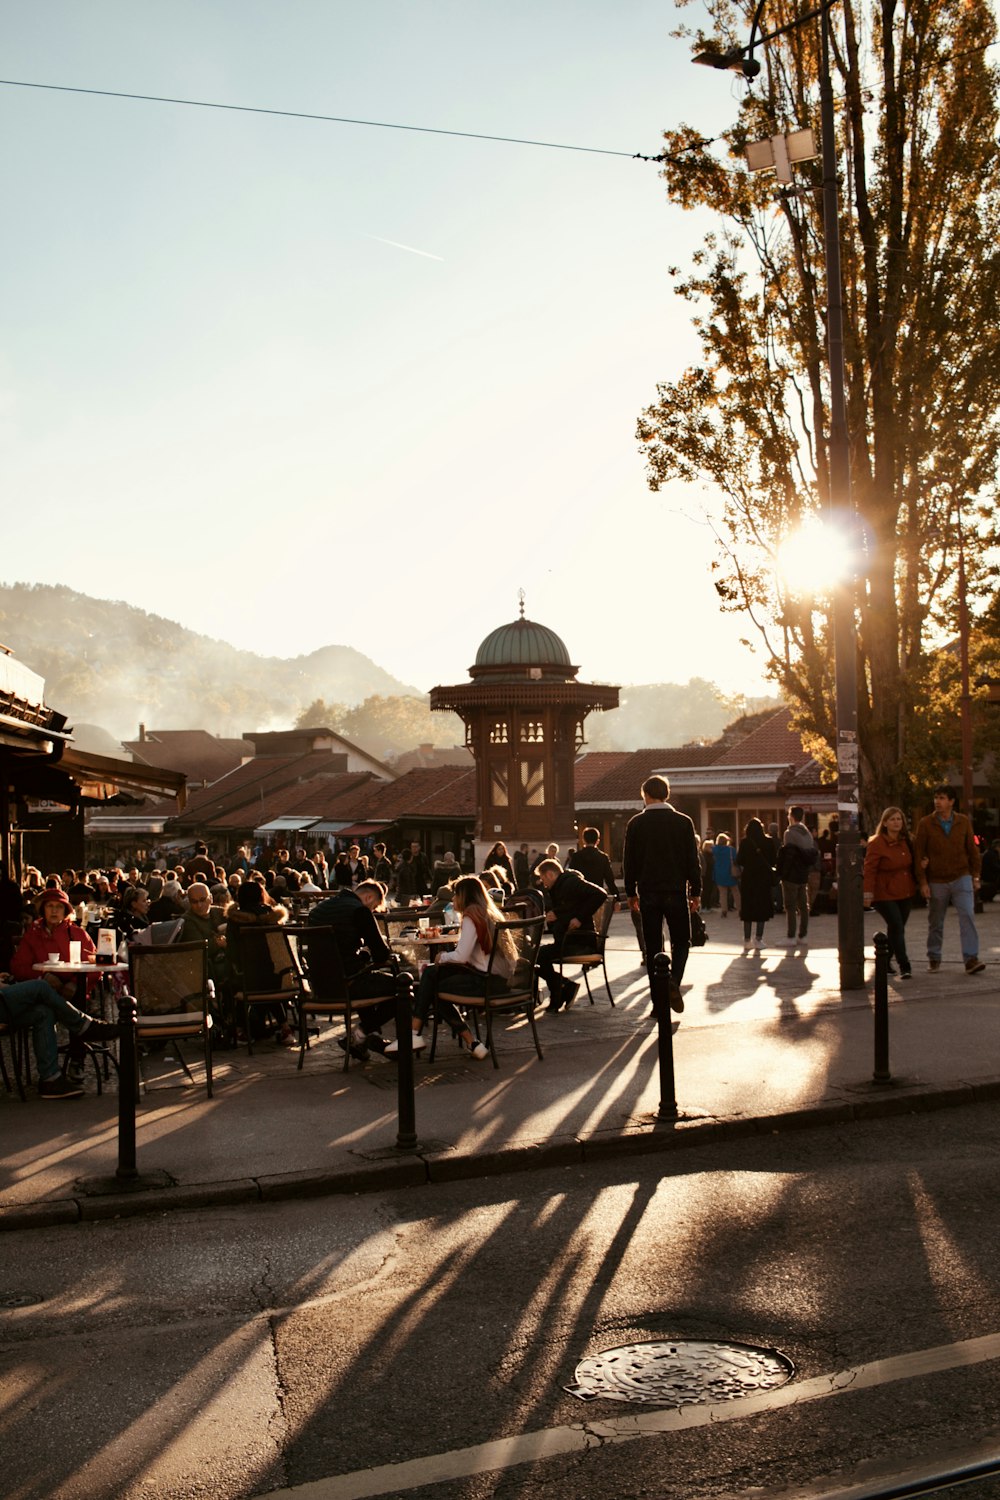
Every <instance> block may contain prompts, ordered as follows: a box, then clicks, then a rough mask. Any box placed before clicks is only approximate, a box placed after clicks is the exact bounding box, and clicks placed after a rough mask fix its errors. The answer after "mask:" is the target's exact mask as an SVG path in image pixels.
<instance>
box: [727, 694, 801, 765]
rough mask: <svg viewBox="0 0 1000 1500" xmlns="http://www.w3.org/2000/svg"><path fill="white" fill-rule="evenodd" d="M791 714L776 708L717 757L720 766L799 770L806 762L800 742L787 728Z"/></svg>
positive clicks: (789, 710)
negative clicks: (791, 768) (782, 766)
mask: <svg viewBox="0 0 1000 1500" xmlns="http://www.w3.org/2000/svg"><path fill="white" fill-rule="evenodd" d="M791 716H792V711H791V709H790V708H779V709H778V711H777V713H774V714H772V715H771V717H770V718H769V719H765V721H764V723H763V724H761V725H759V727H758V728H757V729H754V730H752V731H751V733H750V734H748V735H747V736H746V737H745V738H744V739H742V740H739V741H738V743H737V744H735V745H730V747H729V749H728V750H726V751H725V752H724V754H722V755H720V756H719V758H718V761H717V764H718V765H720V766H781V765H787V766H794V767H795V768H796V769H798V768H799V767H800V766H802V765H804V764H805V762H806V761H807V760H809V758H810V757H809V753H808V751H806V750H803V748H802V740H801V739H800V738H799V736H798V735H797V734H796V733H795V731H794V730H792V729H790V728H789V720H790V719H791Z"/></svg>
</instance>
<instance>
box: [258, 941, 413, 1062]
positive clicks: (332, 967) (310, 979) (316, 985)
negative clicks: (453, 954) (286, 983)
mask: <svg viewBox="0 0 1000 1500" xmlns="http://www.w3.org/2000/svg"><path fill="white" fill-rule="evenodd" d="M285 931H286V932H287V931H288V929H287V928H286V929H285ZM289 936H290V938H291V941H292V942H293V944H294V945H295V947H296V948H297V949H298V953H299V958H300V961H301V964H302V968H303V971H304V977H305V986H306V988H305V993H304V995H303V998H302V1000H301V1002H300V1004H299V1068H300V1069H301V1067H302V1064H303V1062H304V1061H305V1055H306V1052H307V1050H308V1049H309V1025H308V1022H309V1017H310V1016H326V1017H327V1018H328V1019H329V1018H330V1017H331V1016H337V1017H339V1018H342V1019H343V1022H344V1040H345V1042H346V1044H347V1045H346V1046H345V1047H344V1072H345V1073H346V1072H347V1069H348V1068H349V1067H350V1065H351V1049H350V1039H351V1032H352V1030H353V1026H354V1021H355V1020H356V1019H358V1018H361V1017H363V1016H364V1013H365V1011H366V1010H371V1009H372V1008H373V1007H374V1006H376V1005H384V1004H385V1003H386V1001H387V1000H392V1001H395V993H396V992H395V987H394V985H393V983H392V980H391V979H387V980H386V983H385V988H384V990H383V991H382V992H381V993H379V994H375V995H363V996H362V995H352V994H351V986H352V985H353V984H355V983H356V982H357V981H358V980H359V979H361V978H362V977H363V976H364V974H365V973H366V972H367V971H365V970H362V973H361V974H355V975H352V976H351V978H350V979H348V978H347V975H346V974H345V973H344V964H343V960H342V959H341V956H340V949H339V948H338V947H337V940H336V937H335V936H334V932H333V929H332V928H331V927H308V926H306V927H298V928H295V929H294V930H293V931H291V932H290V933H289ZM366 988H367V986H366Z"/></svg>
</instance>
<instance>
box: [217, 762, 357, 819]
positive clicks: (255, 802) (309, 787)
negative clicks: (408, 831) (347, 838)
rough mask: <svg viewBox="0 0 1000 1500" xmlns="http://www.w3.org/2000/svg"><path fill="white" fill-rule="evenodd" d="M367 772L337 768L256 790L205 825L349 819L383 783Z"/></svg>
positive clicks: (353, 816) (352, 817) (355, 815)
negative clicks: (285, 819)
mask: <svg viewBox="0 0 1000 1500" xmlns="http://www.w3.org/2000/svg"><path fill="white" fill-rule="evenodd" d="M384 785H385V783H384V782H382V781H380V780H379V779H378V777H377V776H375V775H373V774H372V772H371V771H339V772H336V773H335V774H334V775H332V776H312V777H309V778H308V779H307V780H306V781H297V782H294V783H292V785H290V786H284V787H279V788H276V789H274V790H272V791H263V789H261V790H262V791H263V795H261V794H260V793H258V794H257V795H256V796H255V797H252V798H251V799H250V801H249V802H247V801H242V802H241V803H240V804H239V806H237V807H233V808H230V809H229V810H228V811H225V812H221V813H219V814H217V815H216V816H215V817H214V818H212V819H211V821H210V823H208V824H207V826H208V827H209V828H218V829H220V830H221V829H223V828H230V829H245V828H260V827H261V825H262V824H264V823H270V822H271V821H272V819H274V818H281V817H288V816H295V815H296V814H298V815H299V816H301V817H303V818H322V819H323V820H324V821H335V822H351V821H352V820H353V819H354V818H355V817H357V816H358V814H357V812H356V807H357V806H359V805H362V804H363V805H365V806H366V805H367V800H366V799H367V798H368V797H370V795H371V789H372V788H373V787H380V786H384Z"/></svg>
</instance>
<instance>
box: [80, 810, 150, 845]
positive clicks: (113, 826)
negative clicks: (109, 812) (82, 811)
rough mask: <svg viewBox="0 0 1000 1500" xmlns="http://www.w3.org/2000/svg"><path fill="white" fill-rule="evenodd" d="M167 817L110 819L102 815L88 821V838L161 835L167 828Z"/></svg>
mask: <svg viewBox="0 0 1000 1500" xmlns="http://www.w3.org/2000/svg"><path fill="white" fill-rule="evenodd" d="M166 821H167V820H166V817H165V816H164V817H159V818H143V817H135V818H109V817H102V816H101V814H100V813H97V814H95V816H94V817H92V818H88V819H87V837H88V838H98V839H99V838H114V837H116V836H117V835H118V834H136V833H148V834H151V835H153V836H157V835H159V834H161V833H162V832H163V830H164V827H165V826H166Z"/></svg>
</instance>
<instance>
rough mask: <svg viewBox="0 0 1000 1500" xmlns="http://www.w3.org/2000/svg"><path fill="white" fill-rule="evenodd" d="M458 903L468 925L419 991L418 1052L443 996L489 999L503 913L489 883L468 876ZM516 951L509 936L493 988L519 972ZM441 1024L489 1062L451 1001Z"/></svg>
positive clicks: (455, 889) (457, 891) (391, 1047)
mask: <svg viewBox="0 0 1000 1500" xmlns="http://www.w3.org/2000/svg"><path fill="white" fill-rule="evenodd" d="M451 899H452V903H453V904H454V907H455V910H456V912H457V913H458V915H459V916H460V917H461V919H462V926H461V930H460V931H459V934H458V943H457V945H456V947H455V949H454V951H453V952H451V953H441V954H439V955H438V958H437V962H436V963H433V964H428V965H427V967H426V969H425V970H424V972H423V974H422V975H421V977H420V984H419V985H418V987H417V1000H416V1015H415V1016H414V1017H413V1046H414V1048H415V1049H416V1050H418V1051H419V1049H420V1048H421V1047H423V1046H425V1045H426V1040H425V1038H424V1036H423V1030H424V1027H425V1025H426V1024H427V1018H428V1016H429V1015H430V1013H431V1010H432V1008H433V1007H434V1006H435V1005H437V1004H438V998H437V997H438V994H439V992H440V991H441V990H443V989H444V990H447V991H448V993H449V994H450V995H469V996H470V997H472V996H475V997H480V996H482V995H485V993H486V971H487V969H488V967H489V962H490V954H491V952H492V951H493V934H494V933H495V931H496V928H497V923H498V922H502V921H503V919H504V918H503V912H502V911H500V909H499V908H498V907H497V906H496V905H495V903H494V902H493V901H492V899H491V898H490V894H489V892H488V891H487V889H486V887H485V886H484V885H483V882H482V881H481V880H480V879H479V878H478V876H476V875H463V876H462V878H461V880H456V881H455V884H454V885H453V886H452V896H451ZM515 957H516V955H515V952H514V945H513V943H512V942H511V939H510V935H509V934H508V933H503V934H502V936H501V947H500V950H499V951H498V953H497V957H496V960H495V961H494V964H493V972H492V975H491V981H490V982H491V984H492V985H496V984H497V981H498V980H500V981H502V980H505V979H509V978H510V976H511V974H512V973H513V971H514V962H515ZM438 1016H439V1019H440V1020H442V1021H444V1022H445V1023H446V1025H449V1026H451V1027H453V1028H454V1030H455V1031H457V1032H458V1035H459V1036H460V1038H461V1040H462V1042H463V1043H464V1044H465V1046H466V1047H468V1049H469V1051H470V1052H471V1053H472V1056H473V1057H475V1058H477V1059H478V1060H479V1061H480V1062H481V1061H482V1060H483V1058H484V1057H489V1055H490V1054H489V1051H488V1050H487V1047H486V1044H485V1043H484V1042H477V1041H476V1038H475V1037H474V1036H473V1034H472V1032H471V1031H470V1030H469V1027H468V1026H467V1025H466V1022H465V1020H464V1018H463V1016H462V1015H461V1012H460V1011H459V1009H458V1007H457V1006H456V1005H454V1004H453V1003H452V1002H451V1001H448V1002H442V1003H441V1004H440V1006H439V1009H438ZM396 1047H397V1044H396V1042H390V1043H389V1044H388V1046H387V1047H386V1049H385V1050H386V1052H387V1053H390V1054H391V1053H393V1052H395V1051H396Z"/></svg>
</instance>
